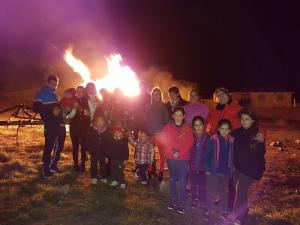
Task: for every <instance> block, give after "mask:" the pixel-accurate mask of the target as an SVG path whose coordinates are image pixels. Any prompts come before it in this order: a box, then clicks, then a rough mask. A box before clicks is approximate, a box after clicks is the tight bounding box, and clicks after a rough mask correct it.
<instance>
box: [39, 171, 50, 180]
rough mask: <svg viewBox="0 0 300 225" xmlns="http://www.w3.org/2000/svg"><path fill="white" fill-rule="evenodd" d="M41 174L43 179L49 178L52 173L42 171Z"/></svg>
mask: <svg viewBox="0 0 300 225" xmlns="http://www.w3.org/2000/svg"><path fill="white" fill-rule="evenodd" d="M42 174H43V177H44V178H45V179H49V178H51V177H52V176H53V173H52V172H51V171H47V172H46V171H43V172H42Z"/></svg>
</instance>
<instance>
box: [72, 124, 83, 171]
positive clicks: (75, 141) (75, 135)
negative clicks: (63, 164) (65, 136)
mask: <svg viewBox="0 0 300 225" xmlns="http://www.w3.org/2000/svg"><path fill="white" fill-rule="evenodd" d="M77 129H80V128H78V127H72V126H70V137H71V141H72V147H73V149H72V153H73V162H74V166H78V153H79V152H78V150H79V147H80V154H81V166H83V167H85V162H86V149H85V137H84V135H83V134H80V132H79V130H77Z"/></svg>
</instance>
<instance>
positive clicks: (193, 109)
mask: <svg viewBox="0 0 300 225" xmlns="http://www.w3.org/2000/svg"><path fill="white" fill-rule="evenodd" d="M183 108H184V111H185V113H186V115H185V121H186V122H187V123H188V124H192V121H193V118H194V117H195V116H201V117H203V119H204V120H205V119H206V117H207V115H208V113H209V108H208V106H206V105H205V104H203V103H201V102H197V103H196V104H191V103H189V104H187V105H185V106H184V107H183Z"/></svg>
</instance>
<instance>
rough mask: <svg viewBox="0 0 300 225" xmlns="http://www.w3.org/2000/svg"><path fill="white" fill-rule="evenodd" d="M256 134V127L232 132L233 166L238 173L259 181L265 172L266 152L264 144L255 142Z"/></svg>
mask: <svg viewBox="0 0 300 225" xmlns="http://www.w3.org/2000/svg"><path fill="white" fill-rule="evenodd" d="M257 133H258V129H257V127H256V126H252V127H250V128H248V129H245V128H239V129H237V130H235V131H234V132H233V135H234V138H235V140H234V147H233V151H234V166H235V168H236V169H237V170H238V171H239V172H241V173H243V174H245V175H247V176H248V177H251V178H253V179H255V180H259V179H260V178H261V177H262V176H263V173H264V171H265V158H264V155H265V152H266V147H265V143H264V142H257V141H256V140H255V137H256V135H257Z"/></svg>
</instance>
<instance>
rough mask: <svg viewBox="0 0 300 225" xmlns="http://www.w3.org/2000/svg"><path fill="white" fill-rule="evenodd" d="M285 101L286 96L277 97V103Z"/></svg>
mask: <svg viewBox="0 0 300 225" xmlns="http://www.w3.org/2000/svg"><path fill="white" fill-rule="evenodd" d="M283 100H284V96H283V95H277V96H276V101H278V102H282V101H283Z"/></svg>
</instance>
